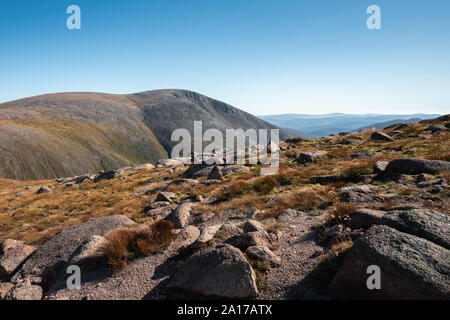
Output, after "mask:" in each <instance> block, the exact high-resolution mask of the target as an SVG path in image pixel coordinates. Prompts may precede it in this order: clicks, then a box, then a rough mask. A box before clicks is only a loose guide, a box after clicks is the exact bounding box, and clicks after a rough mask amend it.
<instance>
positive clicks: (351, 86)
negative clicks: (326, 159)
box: [0, 0, 450, 115]
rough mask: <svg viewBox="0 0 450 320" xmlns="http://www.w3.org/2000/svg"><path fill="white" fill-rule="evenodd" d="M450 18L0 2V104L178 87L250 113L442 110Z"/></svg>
mask: <svg viewBox="0 0 450 320" xmlns="http://www.w3.org/2000/svg"><path fill="white" fill-rule="evenodd" d="M72 4H76V5H79V6H80V8H81V12H82V29H81V30H68V29H67V28H66V19H67V17H68V16H69V15H68V14H66V8H67V7H68V6H69V5H72ZM371 4H377V5H378V6H380V8H381V25H382V29H381V30H372V31H371V30H368V29H367V27H366V19H367V17H368V14H366V8H367V7H368V6H369V5H371ZM449 15H450V1H448V0H429V1H425V0H423V1H416V0H389V1H380V0H371V1H365V0H345V1H338V0H329V1H325V0H304V1H302V0H279V1H275V0H142V1H137V0H134V1H133V0H130V1H119V0H108V1H104V0H87V1H84V0H83V1H75V0H69V1H66V0H42V1H35V0H29V1H25V0H14V1H6V0H0V41H1V42H0V43H1V45H0V102H4V101H9V100H13V99H18V98H22V97H26V96H32V95H38V94H43V93H53V92H65V91H94V92H109V93H133V92H139V91H144V90H152V89H163V88H182V89H189V90H193V91H197V92H200V93H203V94H205V95H208V96H211V97H213V98H216V99H219V100H222V101H225V102H228V103H230V104H232V105H234V106H236V107H239V108H241V109H244V110H246V111H248V112H250V113H253V114H257V115H263V114H281V113H330V112H346V113H415V112H424V113H449V112H450V89H449V88H450V18H449Z"/></svg>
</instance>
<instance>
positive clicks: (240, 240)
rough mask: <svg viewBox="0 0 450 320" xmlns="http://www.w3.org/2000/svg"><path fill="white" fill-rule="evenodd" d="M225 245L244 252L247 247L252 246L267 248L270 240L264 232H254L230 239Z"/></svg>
mask: <svg viewBox="0 0 450 320" xmlns="http://www.w3.org/2000/svg"><path fill="white" fill-rule="evenodd" d="M226 243H227V244H231V245H232V246H234V247H237V248H239V249H241V250H242V251H245V250H246V249H247V248H248V247H252V246H264V247H269V246H270V243H271V239H270V236H269V234H268V233H267V232H265V231H254V232H248V233H244V234H240V235H236V236H234V237H231V238H229V239H228V240H227V241H226Z"/></svg>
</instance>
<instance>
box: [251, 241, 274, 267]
mask: <svg viewBox="0 0 450 320" xmlns="http://www.w3.org/2000/svg"><path fill="white" fill-rule="evenodd" d="M245 254H246V255H247V256H248V257H249V258H250V259H254V260H260V261H262V262H267V263H268V264H270V266H271V267H278V266H280V265H281V259H280V258H279V257H277V256H276V255H275V254H274V253H273V252H272V251H271V250H270V249H269V248H267V247H264V246H253V247H248V248H247V250H246V251H245Z"/></svg>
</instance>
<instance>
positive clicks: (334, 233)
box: [323, 224, 345, 239]
mask: <svg viewBox="0 0 450 320" xmlns="http://www.w3.org/2000/svg"><path fill="white" fill-rule="evenodd" d="M344 232H345V227H344V226H343V225H342V224H336V225H334V226H332V227H330V228H326V229H325V230H324V231H323V236H324V237H325V238H326V239H334V238H337V237H340V236H342V235H343V234H344Z"/></svg>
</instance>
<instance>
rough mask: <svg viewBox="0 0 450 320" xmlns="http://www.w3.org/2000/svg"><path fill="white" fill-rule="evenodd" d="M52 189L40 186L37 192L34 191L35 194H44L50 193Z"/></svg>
mask: <svg viewBox="0 0 450 320" xmlns="http://www.w3.org/2000/svg"><path fill="white" fill-rule="evenodd" d="M52 192H53V191H52V189H50V188H49V187H46V186H42V187H40V188H39V189H38V191H36V194H44V193H52Z"/></svg>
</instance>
